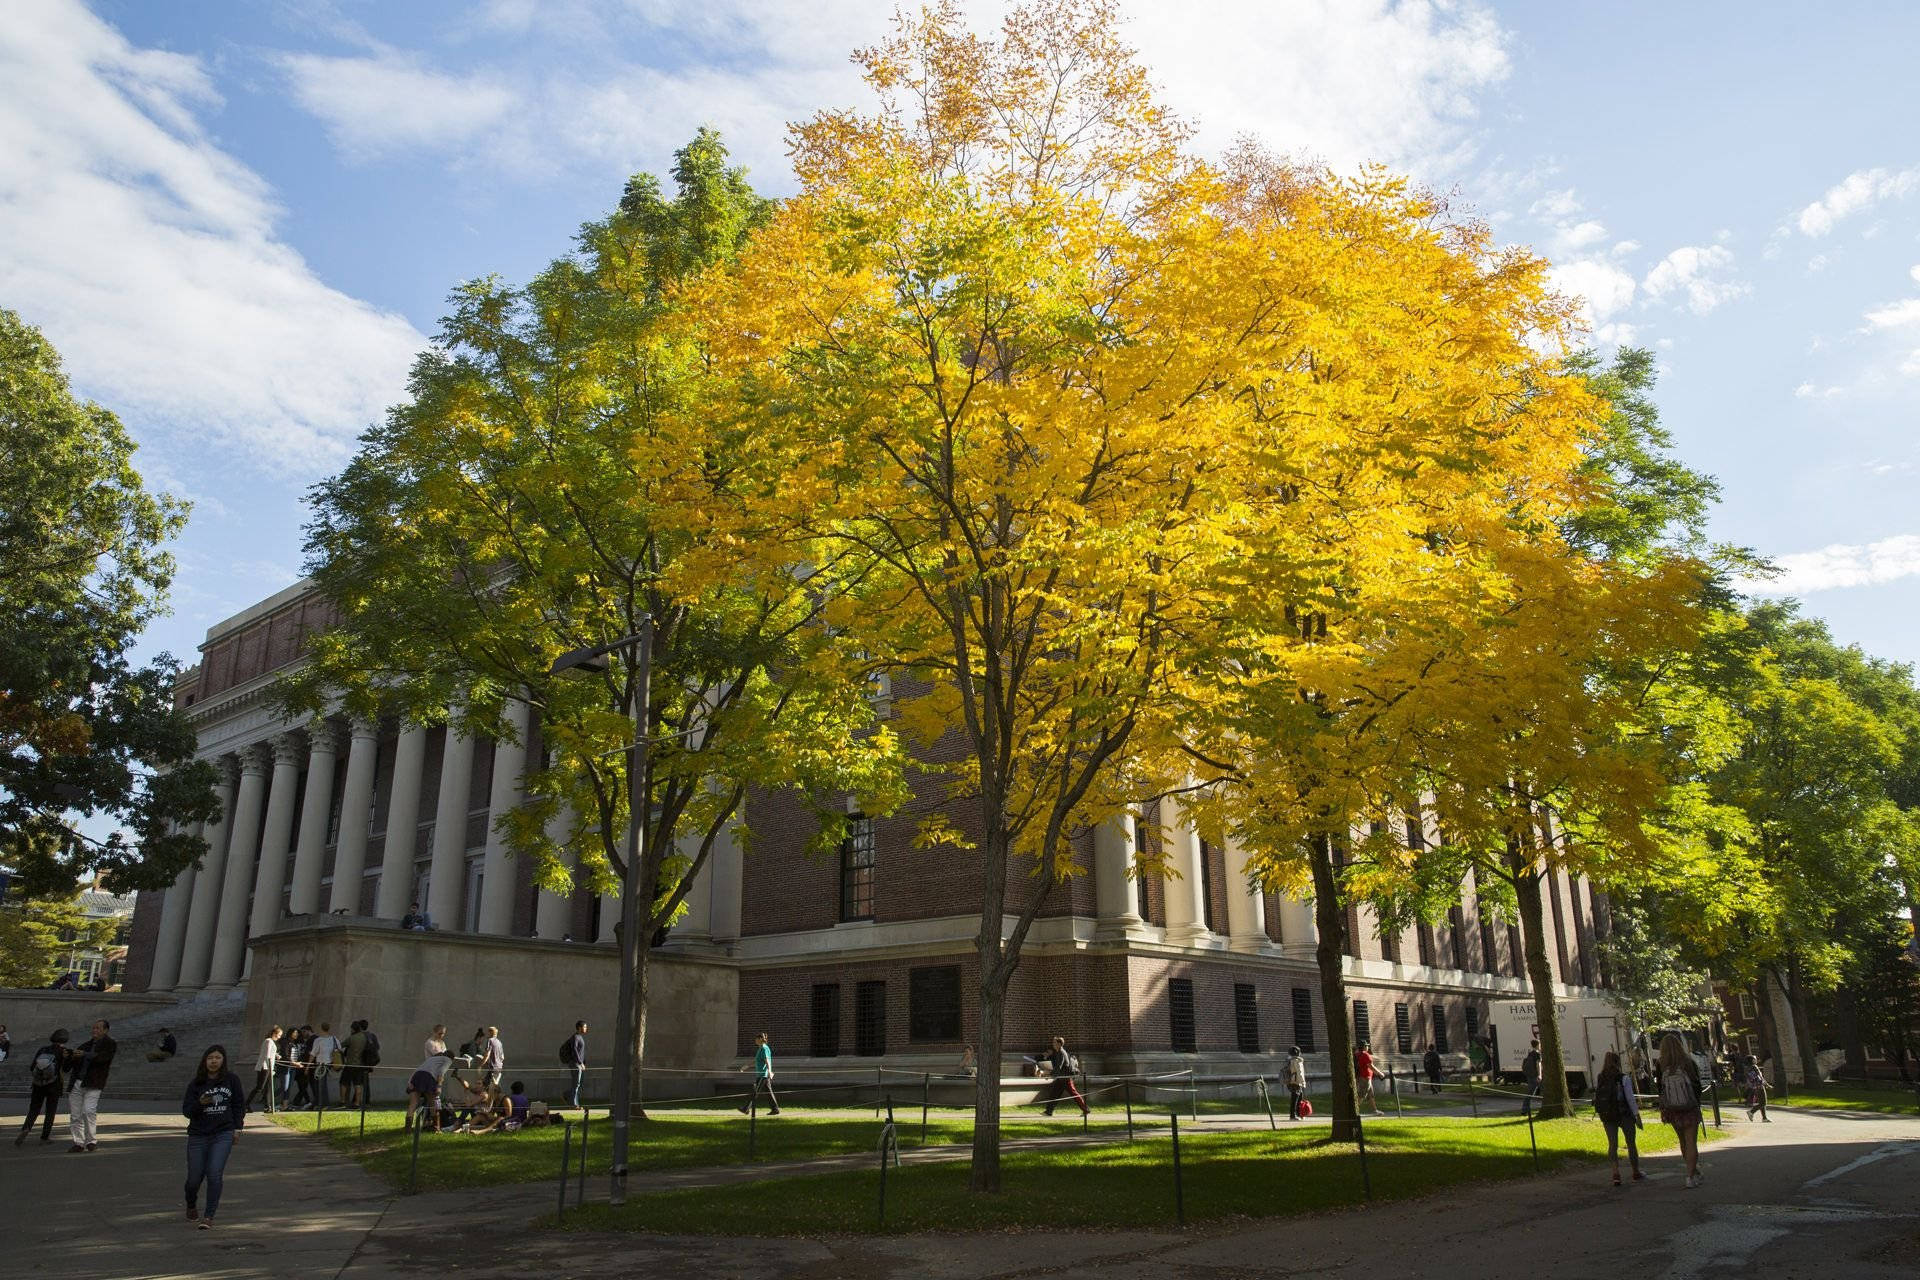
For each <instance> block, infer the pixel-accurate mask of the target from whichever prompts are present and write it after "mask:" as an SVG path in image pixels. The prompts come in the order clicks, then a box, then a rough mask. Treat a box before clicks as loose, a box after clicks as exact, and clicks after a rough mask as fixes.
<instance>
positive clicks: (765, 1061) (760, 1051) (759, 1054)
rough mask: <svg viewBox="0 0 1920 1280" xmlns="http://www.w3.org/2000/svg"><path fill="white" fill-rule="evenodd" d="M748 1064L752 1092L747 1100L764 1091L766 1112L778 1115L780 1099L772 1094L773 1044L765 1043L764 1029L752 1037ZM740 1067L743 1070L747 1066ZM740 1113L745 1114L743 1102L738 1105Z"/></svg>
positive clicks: (745, 1108) (750, 1100) (765, 1034)
mask: <svg viewBox="0 0 1920 1280" xmlns="http://www.w3.org/2000/svg"><path fill="white" fill-rule="evenodd" d="M750 1065H751V1067H752V1070H753V1092H752V1093H750V1094H748V1095H747V1101H748V1102H749V1103H750V1102H752V1101H753V1100H754V1099H756V1098H758V1097H759V1096H760V1095H761V1093H763V1092H764V1093H765V1094H766V1095H767V1114H768V1115H770V1116H777V1115H779V1114H780V1099H778V1098H776V1097H774V1096H773V1046H772V1045H770V1044H768V1043H767V1033H766V1032H764V1031H762V1032H761V1033H760V1034H759V1035H757V1036H755V1037H754V1038H753V1062H752V1063H751V1064H750ZM740 1069H741V1070H742V1071H745V1070H747V1069H748V1068H747V1067H742V1068H740ZM740 1114H741V1115H745V1114H747V1106H746V1104H745V1103H743V1104H742V1105H741V1107H740Z"/></svg>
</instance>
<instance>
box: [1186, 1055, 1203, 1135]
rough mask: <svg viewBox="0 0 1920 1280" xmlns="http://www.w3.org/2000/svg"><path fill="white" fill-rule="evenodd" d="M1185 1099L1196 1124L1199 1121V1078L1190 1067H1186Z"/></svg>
mask: <svg viewBox="0 0 1920 1280" xmlns="http://www.w3.org/2000/svg"><path fill="white" fill-rule="evenodd" d="M1187 1099H1188V1103H1189V1109H1190V1110H1191V1112H1192V1114H1193V1122H1194V1123H1195V1124H1198V1123H1200V1078H1199V1077H1198V1076H1196V1075H1195V1074H1194V1073H1193V1068H1192V1067H1188V1068H1187Z"/></svg>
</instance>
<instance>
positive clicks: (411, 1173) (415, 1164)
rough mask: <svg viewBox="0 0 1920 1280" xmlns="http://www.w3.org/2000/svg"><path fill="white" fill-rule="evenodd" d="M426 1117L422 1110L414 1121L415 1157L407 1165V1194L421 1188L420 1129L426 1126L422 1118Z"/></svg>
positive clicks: (414, 1192)
mask: <svg viewBox="0 0 1920 1280" xmlns="http://www.w3.org/2000/svg"><path fill="white" fill-rule="evenodd" d="M425 1118H426V1113H425V1112H422V1113H421V1114H420V1115H419V1117H417V1118H416V1119H415V1120H414V1122H413V1159H412V1161H411V1163H409V1165H408V1166H407V1194H408V1195H414V1194H416V1193H417V1192H418V1191H419V1190H420V1130H421V1129H422V1128H423V1127H424V1126H423V1125H422V1124H421V1120H424V1119H425Z"/></svg>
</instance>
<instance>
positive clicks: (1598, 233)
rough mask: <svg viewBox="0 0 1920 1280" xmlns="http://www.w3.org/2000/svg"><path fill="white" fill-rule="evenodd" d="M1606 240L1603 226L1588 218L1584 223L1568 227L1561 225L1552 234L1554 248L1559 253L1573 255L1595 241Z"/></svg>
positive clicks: (1605, 231)
mask: <svg viewBox="0 0 1920 1280" xmlns="http://www.w3.org/2000/svg"><path fill="white" fill-rule="evenodd" d="M1606 238H1607V229H1606V227H1605V226H1604V225H1602V224H1601V223H1599V222H1596V221H1594V220H1593V219H1591V218H1589V219H1587V220H1586V221H1585V222H1581V223H1577V224H1574V225H1571V226H1569V225H1568V224H1566V223H1561V224H1560V226H1559V228H1558V229H1557V230H1556V231H1555V232H1554V237H1553V240H1554V246H1555V248H1556V249H1558V251H1559V252H1561V253H1573V252H1577V251H1579V250H1581V249H1584V248H1586V247H1587V246H1588V245H1590V244H1593V243H1595V242H1596V241H1600V240H1605V239H1606Z"/></svg>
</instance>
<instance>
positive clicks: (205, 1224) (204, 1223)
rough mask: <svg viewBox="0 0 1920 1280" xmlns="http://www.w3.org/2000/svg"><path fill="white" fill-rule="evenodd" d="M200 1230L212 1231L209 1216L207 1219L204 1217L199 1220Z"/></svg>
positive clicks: (211, 1222)
mask: <svg viewBox="0 0 1920 1280" xmlns="http://www.w3.org/2000/svg"><path fill="white" fill-rule="evenodd" d="M200 1229H201V1230H202V1231H211V1230H213V1218H212V1217H211V1216H209V1217H205V1218H202V1219H200Z"/></svg>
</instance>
